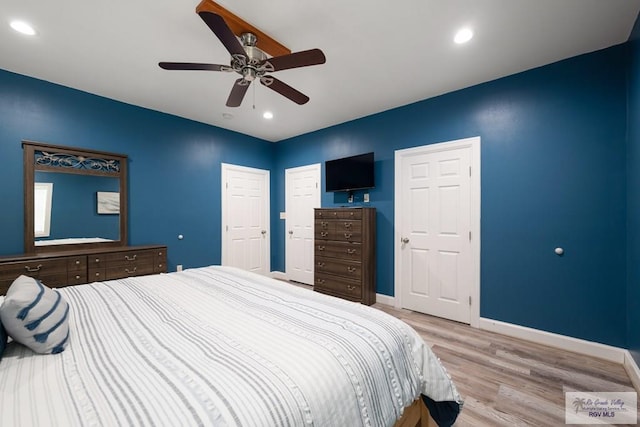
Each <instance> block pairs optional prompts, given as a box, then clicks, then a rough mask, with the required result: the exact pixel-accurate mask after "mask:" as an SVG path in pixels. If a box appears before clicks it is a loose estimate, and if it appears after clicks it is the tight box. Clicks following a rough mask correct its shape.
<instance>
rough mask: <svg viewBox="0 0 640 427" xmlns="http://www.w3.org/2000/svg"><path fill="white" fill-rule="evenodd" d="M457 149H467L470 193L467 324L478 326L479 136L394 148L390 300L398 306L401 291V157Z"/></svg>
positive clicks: (399, 305) (402, 158) (400, 299)
mask: <svg viewBox="0 0 640 427" xmlns="http://www.w3.org/2000/svg"><path fill="white" fill-rule="evenodd" d="M460 148H470V149H471V160H470V163H471V172H470V175H471V179H470V182H469V185H470V192H471V201H470V209H471V230H470V231H471V259H472V262H473V266H472V277H473V279H472V282H471V308H470V315H471V318H470V324H471V326H472V327H475V328H478V327H479V326H480V325H479V324H480V181H481V174H480V137H479V136H475V137H471V138H464V139H458V140H453V141H447V142H440V143H435V144H429V145H423V146H420V147H412V148H406V149H403V150H396V151H395V154H394V157H395V170H394V179H395V183H394V187H395V188H394V190H395V191H394V193H395V194H394V227H393V239H394V240H393V241H394V243H393V250H394V257H393V259H394V261H393V264H394V277H393V279H394V295H395V297H394V302H395V308H401V307H402V292H401V286H402V283H400V251H401V243H400V239H401V238H402V236H401V230H402V215H401V212H402V206H401V205H402V197H401V195H402V172H401V166H402V161H403V160H404V159H405V158H408V157H412V156H416V155H420V154H429V153H435V152H438V151H448V150H456V149H460Z"/></svg>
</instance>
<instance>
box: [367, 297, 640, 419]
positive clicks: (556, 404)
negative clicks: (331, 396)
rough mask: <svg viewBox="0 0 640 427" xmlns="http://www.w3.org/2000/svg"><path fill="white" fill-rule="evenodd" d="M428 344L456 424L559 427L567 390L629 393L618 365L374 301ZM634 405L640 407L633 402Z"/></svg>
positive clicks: (624, 377) (629, 381)
mask: <svg viewBox="0 0 640 427" xmlns="http://www.w3.org/2000/svg"><path fill="white" fill-rule="evenodd" d="M374 307H376V308H378V309H380V310H383V311H385V312H387V313H389V314H391V315H393V316H395V317H398V318H400V319H402V320H403V321H405V322H407V323H408V324H410V325H411V326H412V327H413V328H414V329H415V330H416V331H418V333H419V334H420V335H421V336H422V337H423V338H424V340H425V341H426V342H427V343H430V344H432V348H433V352H434V353H435V354H436V356H438V357H439V358H440V360H441V361H442V364H443V365H444V366H445V368H446V369H447V371H448V372H449V374H450V375H451V378H452V379H453V381H454V383H455V384H456V386H457V387H458V391H459V392H460V394H461V395H462V397H463V399H464V407H463V409H462V412H461V413H460V416H459V417H458V420H457V422H456V424H455V425H456V426H459V427H461V426H473V427H480V426H491V427H494V426H528V425H531V426H564V425H565V422H564V420H565V416H564V413H565V412H564V411H565V397H564V392H567V391H635V390H634V389H633V385H632V383H631V380H630V379H629V376H628V375H627V373H626V371H625V369H624V367H623V366H622V365H618V364H615V363H611V362H607V361H603V360H600V359H596V358H592V357H587V356H583V355H579V354H575V353H571V352H568V351H563V350H558V349H555V348H551V347H547V346H543V345H539V344H535V343H531V342H528V341H522V340H518V339H515V338H510V337H506V336H503V335H499V334H495V333H492V332H486V331H481V330H478V329H475V328H471V327H470V326H468V325H463V324H460V323H457V322H452V321H448V320H444V319H440V318H437V317H432V316H427V315H424V314H420V313H416V312H412V311H409V310H396V309H394V308H393V307H390V306H387V305H383V304H379V303H377V304H375V305H374ZM639 408H640V406H639Z"/></svg>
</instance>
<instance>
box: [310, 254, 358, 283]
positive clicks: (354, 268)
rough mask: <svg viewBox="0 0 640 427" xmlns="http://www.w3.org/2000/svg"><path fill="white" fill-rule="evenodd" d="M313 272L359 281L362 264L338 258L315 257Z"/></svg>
mask: <svg viewBox="0 0 640 427" xmlns="http://www.w3.org/2000/svg"><path fill="white" fill-rule="evenodd" d="M315 271H316V272H318V273H329V274H335V275H338V276H341V277H344V278H346V279H353V280H360V278H361V277H362V264H360V263H359V262H355V261H349V260H343V259H338V258H325V257H316V259H315Z"/></svg>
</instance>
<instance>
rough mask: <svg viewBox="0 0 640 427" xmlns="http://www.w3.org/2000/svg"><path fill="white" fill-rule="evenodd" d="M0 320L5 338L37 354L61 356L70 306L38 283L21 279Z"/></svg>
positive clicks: (0, 312)
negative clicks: (5, 333) (9, 338)
mask: <svg viewBox="0 0 640 427" xmlns="http://www.w3.org/2000/svg"><path fill="white" fill-rule="evenodd" d="M0 319H1V320H2V324H3V325H4V328H5V329H6V331H7V334H8V335H9V336H10V337H11V338H13V339H14V340H15V341H17V342H19V343H21V344H24V345H26V346H27V347H29V348H30V349H31V350H33V351H35V352H36V353H60V352H61V351H63V350H64V349H65V347H66V345H67V341H68V339H69V303H67V301H65V300H64V298H62V295H60V293H59V292H58V291H56V290H53V289H49V288H48V287H46V286H45V285H43V284H42V282H40V281H39V280H36V279H33V278H31V277H27V276H20V277H18V278H17V279H16V280H14V281H13V283H12V284H11V286H10V287H9V290H8V291H7V295H6V296H5V299H4V303H3V304H2V307H0Z"/></svg>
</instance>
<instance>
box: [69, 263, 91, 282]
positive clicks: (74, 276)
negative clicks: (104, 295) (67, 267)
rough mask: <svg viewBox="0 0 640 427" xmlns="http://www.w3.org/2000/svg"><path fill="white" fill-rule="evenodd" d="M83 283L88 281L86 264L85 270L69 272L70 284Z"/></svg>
mask: <svg viewBox="0 0 640 427" xmlns="http://www.w3.org/2000/svg"><path fill="white" fill-rule="evenodd" d="M83 283H87V269H86V266H85V269H84V270H81V271H69V272H68V273H67V284H68V285H81V284H83Z"/></svg>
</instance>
